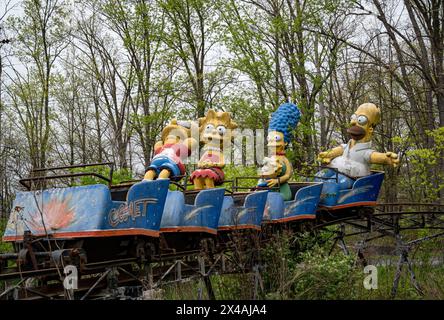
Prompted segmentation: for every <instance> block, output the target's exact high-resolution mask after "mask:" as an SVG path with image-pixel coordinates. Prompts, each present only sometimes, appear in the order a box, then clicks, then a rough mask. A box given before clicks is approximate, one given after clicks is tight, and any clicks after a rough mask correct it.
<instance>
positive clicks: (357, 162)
mask: <svg viewBox="0 0 444 320" xmlns="http://www.w3.org/2000/svg"><path fill="white" fill-rule="evenodd" d="M380 118H381V111H380V109H379V108H378V107H377V106H376V105H374V104H373V103H364V104H361V105H360V106H359V107H358V109H357V110H356V111H355V113H354V114H353V115H352V116H351V121H350V125H351V127H350V128H349V129H348V130H347V132H348V133H349V134H350V137H351V139H350V140H349V141H348V143H347V144H342V145H340V146H338V147H336V148H333V149H331V150H328V151H324V152H321V153H320V154H319V156H318V160H320V161H321V163H322V164H327V165H328V166H329V167H331V168H337V170H338V172H339V174H338V183H339V188H340V189H349V188H351V187H352V186H353V182H354V179H356V178H359V177H364V176H368V175H370V173H371V172H370V165H371V164H385V165H391V166H393V167H396V166H398V165H399V159H398V155H397V154H396V153H394V152H386V153H381V152H376V151H374V150H373V149H372V143H371V140H372V136H373V131H374V129H375V126H376V125H377V124H378V123H379V121H380ZM341 173H342V174H341ZM335 175H336V173H335V171H333V170H330V169H324V170H321V171H320V172H319V173H318V174H317V176H318V177H321V178H331V177H334V176H335Z"/></svg>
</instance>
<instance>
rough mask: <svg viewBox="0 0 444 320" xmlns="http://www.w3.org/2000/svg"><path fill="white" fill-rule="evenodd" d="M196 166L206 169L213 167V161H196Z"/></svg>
mask: <svg viewBox="0 0 444 320" xmlns="http://www.w3.org/2000/svg"><path fill="white" fill-rule="evenodd" d="M198 167H199V168H202V169H207V168H211V167H214V163H212V162H211V161H203V162H199V163H198Z"/></svg>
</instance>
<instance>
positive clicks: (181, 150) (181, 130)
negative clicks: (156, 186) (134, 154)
mask: <svg viewBox="0 0 444 320" xmlns="http://www.w3.org/2000/svg"><path fill="white" fill-rule="evenodd" d="M192 126H193V123H192V122H188V121H177V120H176V119H173V120H171V122H170V124H169V125H167V126H166V127H165V128H164V129H163V130H162V140H161V141H158V142H156V144H155V145H154V153H155V156H154V157H153V159H152V160H151V163H150V165H149V166H148V168H147V171H146V173H145V177H144V180H154V179H156V178H158V179H175V178H176V177H178V176H182V175H184V174H185V172H186V168H185V165H184V163H183V161H184V160H185V159H186V158H187V157H188V156H189V155H190V154H191V151H192V150H193V149H194V148H195V147H196V146H197V141H196V139H194V138H192V137H191V128H192ZM196 131H197V127H196Z"/></svg>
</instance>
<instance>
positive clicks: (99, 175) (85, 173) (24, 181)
mask: <svg viewBox="0 0 444 320" xmlns="http://www.w3.org/2000/svg"><path fill="white" fill-rule="evenodd" d="M82 176H95V177H97V178H100V179H102V180H105V181H106V182H108V184H111V180H110V179H109V178H107V177H105V176H103V175H101V174H98V173H95V172H75V173H66V174H56V175H52V176H38V177H33V178H24V179H20V180H19V182H20V184H21V185H22V186H24V187H25V188H27V189H28V190H31V187H32V185H31V184H28V183H27V182H28V181H30V182H31V183H32V182H35V181H42V180H53V179H60V178H74V177H82Z"/></svg>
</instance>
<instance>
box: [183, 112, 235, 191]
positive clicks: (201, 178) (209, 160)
mask: <svg viewBox="0 0 444 320" xmlns="http://www.w3.org/2000/svg"><path fill="white" fill-rule="evenodd" d="M236 128H237V124H236V123H235V122H234V121H233V120H232V119H231V115H230V113H228V112H222V111H219V112H216V111H214V110H213V109H210V110H208V113H207V114H206V116H205V117H203V118H199V132H200V141H201V142H202V143H204V147H203V154H202V156H201V158H200V160H199V162H198V164H197V167H198V169H197V170H195V171H194V172H193V173H192V175H191V177H190V180H191V182H192V183H193V184H194V187H195V189H208V188H214V186H216V185H220V184H222V183H223V182H224V179H225V175H224V172H223V170H222V168H223V167H224V166H225V161H224V155H223V151H224V150H223V148H224V146H229V145H230V144H231V139H232V138H233V130H234V129H236Z"/></svg>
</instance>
